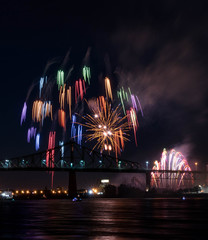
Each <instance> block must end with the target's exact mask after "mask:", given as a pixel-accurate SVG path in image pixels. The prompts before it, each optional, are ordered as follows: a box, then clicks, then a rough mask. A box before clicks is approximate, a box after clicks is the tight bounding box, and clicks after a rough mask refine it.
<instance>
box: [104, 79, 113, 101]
mask: <svg viewBox="0 0 208 240" xmlns="http://www.w3.org/2000/svg"><path fill="white" fill-rule="evenodd" d="M105 92H106V96H107V98H110V99H111V100H112V101H113V95H112V90H111V83H110V79H109V78H107V77H106V78H105Z"/></svg>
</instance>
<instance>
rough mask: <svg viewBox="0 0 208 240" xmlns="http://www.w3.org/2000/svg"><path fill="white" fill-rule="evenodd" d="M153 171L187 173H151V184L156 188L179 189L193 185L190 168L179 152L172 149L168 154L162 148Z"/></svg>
mask: <svg viewBox="0 0 208 240" xmlns="http://www.w3.org/2000/svg"><path fill="white" fill-rule="evenodd" d="M152 169H153V170H173V171H187V173H184V172H183V173H180V172H176V173H160V172H152V178H151V184H152V186H153V187H156V188H169V189H179V188H181V187H184V186H186V187H188V186H191V185H192V184H193V177H192V175H191V174H190V173H188V172H189V171H191V168H190V166H189V164H188V162H187V160H186V159H185V158H184V156H183V154H182V153H181V152H176V151H175V150H174V149H172V150H171V151H170V152H169V153H168V152H167V151H166V149H165V148H164V150H163V152H162V156H161V160H160V162H158V161H155V162H154V166H153V168H152Z"/></svg>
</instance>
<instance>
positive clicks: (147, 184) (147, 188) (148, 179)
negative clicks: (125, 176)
mask: <svg viewBox="0 0 208 240" xmlns="http://www.w3.org/2000/svg"><path fill="white" fill-rule="evenodd" d="M145 174H146V189H145V191H146V192H149V191H150V187H151V185H150V184H151V172H150V171H146V173H145Z"/></svg>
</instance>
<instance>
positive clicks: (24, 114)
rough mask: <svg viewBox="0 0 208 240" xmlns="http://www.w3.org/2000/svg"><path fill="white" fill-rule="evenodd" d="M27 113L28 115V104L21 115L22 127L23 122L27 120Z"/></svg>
mask: <svg viewBox="0 0 208 240" xmlns="http://www.w3.org/2000/svg"><path fill="white" fill-rule="evenodd" d="M26 113H27V104H26V102H24V106H23V109H22V114H21V121H20V124H21V125H22V123H23V121H25V120H26Z"/></svg>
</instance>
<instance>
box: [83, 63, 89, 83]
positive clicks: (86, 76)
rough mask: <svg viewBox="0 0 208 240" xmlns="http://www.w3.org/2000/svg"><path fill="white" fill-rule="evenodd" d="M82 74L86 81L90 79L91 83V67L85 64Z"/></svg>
mask: <svg viewBox="0 0 208 240" xmlns="http://www.w3.org/2000/svg"><path fill="white" fill-rule="evenodd" d="M82 74H83V78H84V80H85V82H86V81H88V84H89V85H90V78H91V73H90V68H89V67H86V66H84V67H83V69H82Z"/></svg>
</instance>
